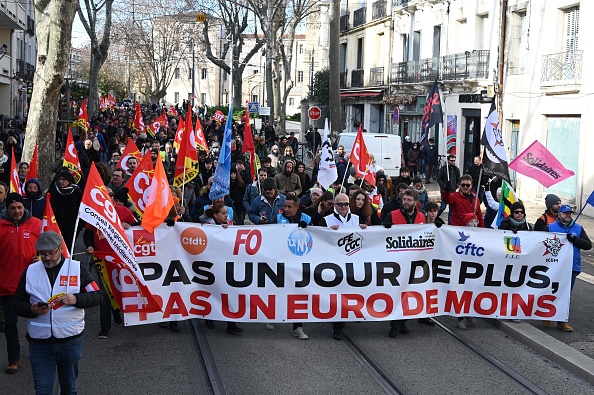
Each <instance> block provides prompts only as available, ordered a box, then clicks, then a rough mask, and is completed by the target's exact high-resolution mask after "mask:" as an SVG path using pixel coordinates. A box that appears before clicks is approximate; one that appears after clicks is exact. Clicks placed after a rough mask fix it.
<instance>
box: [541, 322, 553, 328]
mask: <svg viewBox="0 0 594 395" xmlns="http://www.w3.org/2000/svg"><path fill="white" fill-rule="evenodd" d="M542 325H543V326H544V327H545V328H548V327H550V326H551V321H543V322H542Z"/></svg>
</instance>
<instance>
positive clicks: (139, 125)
mask: <svg viewBox="0 0 594 395" xmlns="http://www.w3.org/2000/svg"><path fill="white" fill-rule="evenodd" d="M134 109H135V112H134V129H136V130H137V133H136V135H138V134H139V133H144V132H145V126H144V119H143V118H142V111H140V103H136V106H134Z"/></svg>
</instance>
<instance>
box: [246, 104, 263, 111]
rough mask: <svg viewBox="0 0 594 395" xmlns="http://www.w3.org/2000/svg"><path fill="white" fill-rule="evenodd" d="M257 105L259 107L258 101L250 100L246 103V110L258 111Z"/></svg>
mask: <svg viewBox="0 0 594 395" xmlns="http://www.w3.org/2000/svg"><path fill="white" fill-rule="evenodd" d="M259 107H260V103H258V102H250V103H248V112H258V111H259Z"/></svg>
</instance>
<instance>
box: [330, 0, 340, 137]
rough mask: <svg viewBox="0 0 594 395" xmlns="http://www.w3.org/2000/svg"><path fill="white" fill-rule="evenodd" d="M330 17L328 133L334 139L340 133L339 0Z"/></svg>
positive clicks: (334, 3) (334, 4) (334, 2)
mask: <svg viewBox="0 0 594 395" xmlns="http://www.w3.org/2000/svg"><path fill="white" fill-rule="evenodd" d="M331 15H332V16H331V17H330V56H329V59H328V60H329V63H328V64H329V66H330V100H329V103H328V104H329V107H330V108H329V109H328V110H329V112H330V125H331V128H330V132H331V134H332V137H333V138H336V137H337V136H338V134H339V133H340V132H341V131H342V111H341V107H340V64H339V60H340V0H332V12H331Z"/></svg>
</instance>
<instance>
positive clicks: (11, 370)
mask: <svg viewBox="0 0 594 395" xmlns="http://www.w3.org/2000/svg"><path fill="white" fill-rule="evenodd" d="M18 371H19V361H16V362H13V363H9V364H8V366H7V367H6V373H8V374H15V373H16V372H18Z"/></svg>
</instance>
